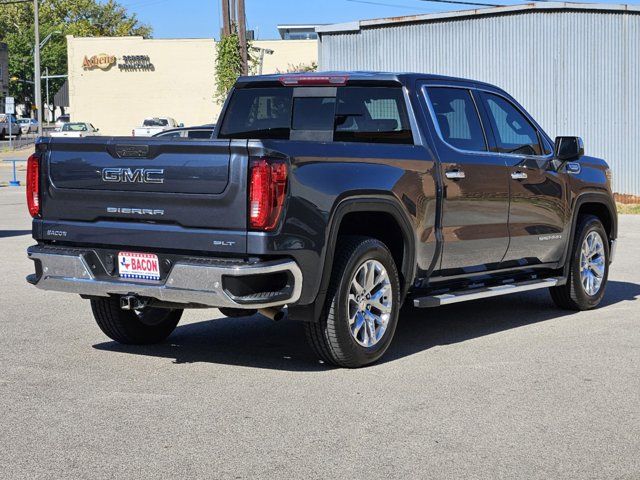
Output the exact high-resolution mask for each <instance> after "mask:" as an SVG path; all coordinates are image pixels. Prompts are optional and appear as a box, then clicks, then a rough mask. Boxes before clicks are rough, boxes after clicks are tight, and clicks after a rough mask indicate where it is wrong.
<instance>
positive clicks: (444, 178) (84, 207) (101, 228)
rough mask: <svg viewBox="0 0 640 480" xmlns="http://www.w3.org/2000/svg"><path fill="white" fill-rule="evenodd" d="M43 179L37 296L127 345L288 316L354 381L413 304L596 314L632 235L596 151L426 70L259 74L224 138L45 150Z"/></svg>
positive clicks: (32, 199) (36, 206) (31, 177)
mask: <svg viewBox="0 0 640 480" xmlns="http://www.w3.org/2000/svg"><path fill="white" fill-rule="evenodd" d="M27 177H28V180H27V201H28V206H29V211H30V213H31V215H32V216H33V237H34V239H35V240H36V241H37V245H34V246H32V247H30V248H29V250H28V255H29V258H31V259H32V260H33V261H34V262H35V273H34V274H32V275H30V276H29V277H28V281H29V282H30V283H32V284H33V285H35V286H36V287H38V288H41V289H45V290H56V291H61V292H71V293H76V294H79V295H80V296H82V298H86V299H89V300H90V302H91V306H92V310H93V315H94V317H95V319H96V321H97V323H98V325H99V326H100V328H101V329H102V331H103V332H104V333H105V334H106V335H108V336H109V337H110V338H112V339H114V340H116V341H118V342H123V343H129V344H146V343H154V342H160V341H163V340H164V339H165V338H167V337H168V336H169V335H170V334H171V332H172V331H173V330H174V328H175V327H176V325H177V323H178V321H179V319H180V316H181V314H182V312H183V310H184V309H185V308H202V307H218V308H220V310H221V312H222V313H223V314H225V315H227V316H242V315H249V314H251V313H252V312H255V311H259V312H261V313H262V314H264V315H266V316H268V317H270V318H273V319H279V318H281V317H282V316H283V315H284V314H285V312H286V314H287V315H288V316H289V318H291V319H294V320H300V321H303V322H305V326H306V332H307V337H308V340H309V343H310V345H311V346H312V347H313V348H314V350H315V351H316V353H317V354H318V356H319V357H320V358H322V359H323V360H325V361H327V362H330V363H333V364H336V365H340V366H345V367H358V366H362V365H366V364H369V363H372V362H374V361H376V360H377V359H379V358H380V357H381V356H382V355H383V354H384V352H385V351H386V350H387V348H388V347H389V344H390V342H391V340H392V338H393V335H394V331H395V328H396V324H397V322H398V315H399V310H400V307H401V306H402V305H403V304H404V303H406V302H410V304H411V305H413V306H415V307H417V308H423V307H437V306H439V305H447V304H450V303H454V302H461V301H466V300H473V299H477V298H484V297H491V296H496V295H503V294H509V293H517V292H522V291H525V290H533V289H540V288H548V289H549V290H550V292H551V298H552V299H553V301H554V302H555V303H556V305H558V306H559V307H562V308H569V309H574V310H582V309H590V308H594V307H596V306H597V305H598V304H599V303H600V301H601V300H602V298H603V295H604V293H605V286H606V283H607V275H608V271H609V264H610V262H611V261H612V259H613V253H614V247H615V239H616V235H617V216H616V209H615V204H614V201H613V196H612V192H611V171H610V169H609V167H608V165H607V164H606V162H605V161H603V160H601V159H598V158H593V157H589V156H586V155H585V154H584V148H583V144H582V140H581V139H580V138H578V137H558V138H556V139H555V142H554V141H552V140H551V138H549V136H548V135H547V134H546V133H545V132H544V131H543V130H542V128H540V126H539V125H538V124H537V123H536V122H535V120H534V119H533V118H532V117H531V116H530V115H529V114H528V113H527V112H526V111H525V110H524V108H523V107H522V106H520V105H519V104H518V103H517V102H516V101H515V100H514V99H513V98H512V97H511V96H510V95H509V94H507V93H505V92H504V91H502V90H500V89H499V88H497V87H494V86H492V85H488V84H486V83H481V82H477V81H472V80H464V79H459V78H449V77H442V76H436V75H428V74H404V73H403V74H394V73H373V72H371V73H368V72H335V73H333V72H332V73H317V74H294V75H265V76H254V77H243V78H240V79H239V80H238V82H237V84H236V85H235V87H234V89H233V91H232V92H231V94H230V95H229V97H228V99H227V101H226V104H225V106H224V108H223V111H222V113H221V115H220V120H219V122H218V123H217V125H216V127H215V131H214V132H213V135H212V137H211V138H210V139H188V138H144V139H140V138H124V137H113V138H105V137H102V138H97V137H96V138H84V139H71V138H55V139H54V138H42V139H40V140H39V141H38V142H37V145H36V150H35V153H34V154H33V155H32V156H31V157H30V158H29V161H28V171H27ZM238 348H239V349H240V348H243V347H242V345H238Z"/></svg>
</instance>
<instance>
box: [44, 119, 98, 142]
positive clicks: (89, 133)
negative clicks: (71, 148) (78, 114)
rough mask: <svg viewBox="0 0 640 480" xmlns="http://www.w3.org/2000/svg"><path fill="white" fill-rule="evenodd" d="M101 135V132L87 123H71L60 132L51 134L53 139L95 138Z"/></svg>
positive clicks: (66, 124)
mask: <svg viewBox="0 0 640 480" xmlns="http://www.w3.org/2000/svg"><path fill="white" fill-rule="evenodd" d="M99 135H100V130H99V129H97V128H95V127H94V126H93V125H92V124H90V123H87V122H69V123H65V124H64V125H62V128H61V129H60V131H59V132H58V131H56V132H51V136H52V137H75V138H81V137H95V136H99Z"/></svg>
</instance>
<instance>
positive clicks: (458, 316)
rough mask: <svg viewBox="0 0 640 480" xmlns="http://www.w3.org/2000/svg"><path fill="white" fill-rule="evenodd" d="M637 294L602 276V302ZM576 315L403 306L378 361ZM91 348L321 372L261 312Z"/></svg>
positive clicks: (547, 307) (539, 296) (489, 302)
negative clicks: (155, 338) (139, 341)
mask: <svg viewBox="0 0 640 480" xmlns="http://www.w3.org/2000/svg"><path fill="white" fill-rule="evenodd" d="M638 297H640V284H636V283H629V282H620V281H609V283H608V286H607V294H606V296H605V301H604V302H603V305H602V307H601V308H606V307H607V306H609V305H614V304H617V303H619V302H623V301H633V300H636V299H637V298H638ZM574 315H581V313H580V312H570V311H566V310H560V309H558V308H556V307H555V305H554V304H553V302H552V301H551V298H550V297H549V294H548V293H547V292H546V291H534V292H528V293H523V294H516V295H507V296H504V297H496V298H490V299H485V300H478V301H473V302H468V303H460V304H456V305H450V306H446V307H440V308H437V309H412V308H405V309H403V310H402V312H401V314H400V322H399V324H398V328H397V330H396V335H395V339H394V341H393V343H392V344H391V347H390V348H389V350H388V351H387V353H386V355H385V356H384V358H383V359H382V360H381V363H386V362H390V361H394V360H398V359H401V358H403V357H407V356H410V355H413V354H415V353H419V352H423V351H425V350H428V349H430V348H433V347H435V346H446V345H450V344H455V343H461V342H464V341H467V340H472V339H474V338H478V337H482V336H485V335H491V334H493V333H498V332H502V331H505V330H510V329H513V328H518V327H524V326H527V325H532V324H536V323H539V322H544V321H547V320H553V319H558V318H560V317H565V316H574ZM94 348H96V349H97V350H102V351H107V352H119V353H128V354H133V355H148V356H155V357H163V358H171V359H173V360H174V363H176V364H182V363H196V362H207V363H217V364H226V365H240V366H247V367H254V368H265V369H273V370H287V371H324V370H328V369H331V368H333V367H331V366H328V365H325V364H323V363H322V362H320V361H319V360H318V359H317V357H315V355H314V354H313V352H312V351H311V350H310V348H309V347H307V344H306V339H305V336H304V329H303V325H302V324H301V323H298V322H293V321H286V320H285V321H282V322H279V323H275V322H272V321H271V320H268V319H266V318H265V317H263V316H261V315H254V316H251V317H245V318H235V319H234V318H225V317H223V318H220V319H214V320H208V321H204V322H197V323H189V324H185V325H179V326H178V327H177V328H176V330H175V332H174V333H173V334H172V335H171V337H169V339H168V340H167V341H166V342H165V343H163V344H160V345H152V346H129V345H121V344H118V343H116V342H105V343H99V344H96V345H94Z"/></svg>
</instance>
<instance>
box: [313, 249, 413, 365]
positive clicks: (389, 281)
mask: <svg viewBox="0 0 640 480" xmlns="http://www.w3.org/2000/svg"><path fill="white" fill-rule="evenodd" d="M399 310H400V280H399V277H398V270H397V268H396V265H395V262H394V260H393V257H392V256H391V253H390V252H389V250H388V248H387V247H386V245H385V244H384V243H382V242H380V241H379V240H376V239H373V238H367V237H346V238H343V239H342V241H341V242H340V244H339V246H338V250H337V251H336V257H335V262H334V265H333V269H332V272H331V281H330V284H329V290H328V291H327V303H326V305H325V308H324V310H323V314H322V316H321V318H320V319H319V320H318V322H316V323H306V324H305V329H306V334H307V339H308V341H309V343H310V345H311V347H312V348H313V349H314V351H315V352H316V353H317V354H318V356H319V357H320V358H321V359H322V360H324V361H325V362H327V363H331V364H334V365H337V366H340V367H348V368H356V367H362V366H364V365H368V364H370V363H373V362H375V361H376V360H378V359H379V358H380V357H382V355H383V354H384V353H385V352H386V351H387V349H388V348H389V345H390V344H391V340H392V339H393V334H394V332H395V329H396V325H397V323H398V312H399Z"/></svg>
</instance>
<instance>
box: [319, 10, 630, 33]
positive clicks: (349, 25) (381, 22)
mask: <svg viewBox="0 0 640 480" xmlns="http://www.w3.org/2000/svg"><path fill="white" fill-rule="evenodd" d="M553 10H564V11H598V12H610V13H632V14H640V5H629V4H611V3H573V2H532V3H524V4H520V5H504V6H500V7H488V8H476V9H469V10H455V11H448V12H438V13H425V14H420V15H407V16H401V17H387V18H374V19H371V20H359V21H354V22H346V23H335V24H330V25H321V26H318V27H316V32H317V33H318V34H320V35H323V34H331V33H340V32H358V31H360V29H361V28H363V27H380V26H387V25H394V24H400V23H415V22H429V21H438V20H448V19H455V18H464V17H476V16H497V15H505V14H513V13H532V12H535V11H553Z"/></svg>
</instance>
